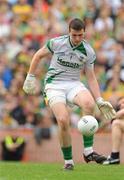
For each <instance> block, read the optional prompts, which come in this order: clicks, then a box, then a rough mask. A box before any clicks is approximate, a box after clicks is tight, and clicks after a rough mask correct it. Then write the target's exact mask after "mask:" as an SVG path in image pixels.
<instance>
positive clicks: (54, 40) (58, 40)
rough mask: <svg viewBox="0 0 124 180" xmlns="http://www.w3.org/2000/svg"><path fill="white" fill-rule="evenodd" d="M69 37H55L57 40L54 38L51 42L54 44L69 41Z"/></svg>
mask: <svg viewBox="0 0 124 180" xmlns="http://www.w3.org/2000/svg"><path fill="white" fill-rule="evenodd" d="M68 37H69V36H68V35H63V36H58V37H55V38H52V39H51V40H52V41H53V42H61V41H66V40H67V39H68Z"/></svg>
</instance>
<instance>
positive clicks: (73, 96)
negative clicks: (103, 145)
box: [67, 82, 106, 163]
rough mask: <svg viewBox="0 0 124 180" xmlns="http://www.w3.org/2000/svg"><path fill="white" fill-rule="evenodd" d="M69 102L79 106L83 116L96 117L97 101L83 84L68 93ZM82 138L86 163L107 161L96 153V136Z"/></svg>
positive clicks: (77, 84)
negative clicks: (94, 145) (94, 141)
mask: <svg viewBox="0 0 124 180" xmlns="http://www.w3.org/2000/svg"><path fill="white" fill-rule="evenodd" d="M67 100H68V101H69V102H71V103H74V104H76V105H78V106H79V107H80V108H81V109H82V111H83V115H92V116H94V107H95V101H94V99H93V97H92V95H91V93H90V92H89V90H88V89H87V88H86V87H85V86H84V85H83V84H82V83H80V82H77V83H75V85H74V86H73V88H71V90H70V91H69V92H68V95H67ZM82 138H83V143H84V160H85V161H86V162H89V161H95V162H97V163H102V162H103V161H105V160H106V157H105V156H103V155H100V154H98V153H96V152H94V150H93V140H94V136H90V137H86V136H83V137H82Z"/></svg>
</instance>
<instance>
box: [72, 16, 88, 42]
mask: <svg viewBox="0 0 124 180" xmlns="http://www.w3.org/2000/svg"><path fill="white" fill-rule="evenodd" d="M84 33H85V24H84V22H83V21H82V20H81V19H78V18H75V19H72V20H71V21H70V23H69V35H70V39H71V42H72V43H73V44H74V45H79V44H80V43H81V41H82V40H83V38H84Z"/></svg>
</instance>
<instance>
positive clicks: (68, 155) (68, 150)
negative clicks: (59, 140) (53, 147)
mask: <svg viewBox="0 0 124 180" xmlns="http://www.w3.org/2000/svg"><path fill="white" fill-rule="evenodd" d="M61 150H62V153H63V157H64V159H65V160H69V159H72V146H69V147H61Z"/></svg>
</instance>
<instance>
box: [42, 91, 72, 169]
mask: <svg viewBox="0 0 124 180" xmlns="http://www.w3.org/2000/svg"><path fill="white" fill-rule="evenodd" d="M46 94H47V96H48V100H49V105H50V107H51V109H52V111H53V114H54V116H55V118H56V120H57V124H58V131H59V141H60V146H61V150H62V153H63V158H64V161H65V165H64V169H65V170H73V168H74V162H73V159H72V145H71V133H70V117H69V112H68V109H67V105H66V98H65V94H64V92H63V91H58V90H50V91H49V92H48V91H47V92H46Z"/></svg>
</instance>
